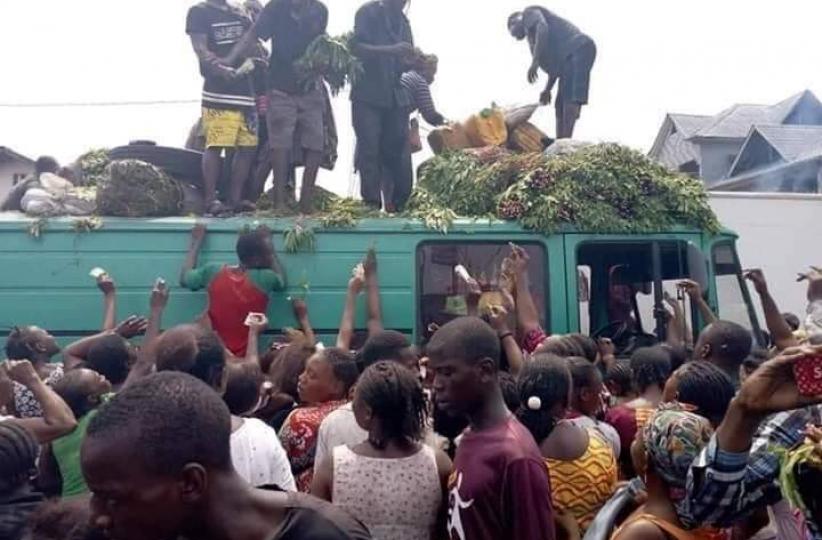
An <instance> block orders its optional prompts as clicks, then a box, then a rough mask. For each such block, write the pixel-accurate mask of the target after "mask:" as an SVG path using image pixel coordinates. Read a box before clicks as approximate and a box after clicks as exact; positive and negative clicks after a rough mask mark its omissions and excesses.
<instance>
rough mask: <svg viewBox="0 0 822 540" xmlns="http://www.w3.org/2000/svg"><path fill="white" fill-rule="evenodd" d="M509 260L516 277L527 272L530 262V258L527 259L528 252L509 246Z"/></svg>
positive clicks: (514, 245) (515, 246) (516, 246)
mask: <svg viewBox="0 0 822 540" xmlns="http://www.w3.org/2000/svg"><path fill="white" fill-rule="evenodd" d="M510 260H511V269H512V270H513V271H514V273H515V274H516V275H518V276H520V275H522V274H524V273H526V272H527V271H528V263H529V262H530V260H531V257H529V256H528V252H527V251H525V250H524V249H523V248H521V247H520V246H518V245H516V244H511V257H510Z"/></svg>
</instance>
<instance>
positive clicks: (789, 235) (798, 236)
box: [709, 192, 822, 328]
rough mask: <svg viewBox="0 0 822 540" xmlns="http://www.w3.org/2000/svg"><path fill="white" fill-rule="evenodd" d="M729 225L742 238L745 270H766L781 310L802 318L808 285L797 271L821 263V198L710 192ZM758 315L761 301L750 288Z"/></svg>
mask: <svg viewBox="0 0 822 540" xmlns="http://www.w3.org/2000/svg"><path fill="white" fill-rule="evenodd" d="M709 196H710V201H711V206H712V207H713V209H714V211H715V212H716V213H717V215H718V216H719V220H720V222H722V225H724V226H725V227H728V228H729V229H731V230H733V231H735V232H736V233H738V234H739V236H740V238H739V243H738V250H739V258H740V261H741V263H742V267H743V268H762V269H763V270H764V272H765V275H766V276H767V278H768V283H769V285H770V290H771V293H772V294H773V297H774V298H775V299H776V301H777V304H778V305H779V308H780V309H781V310H782V311H783V312H785V311H791V312H793V313H796V314H797V315H799V316H800V317H804V313H805V308H806V306H807V302H806V292H807V286H806V284H805V283H797V281H796V275H797V272H803V271H806V270H807V269H808V267H809V266H811V265H814V266H820V265H822V243H820V242H819V239H820V238H822V221H820V220H819V213H820V211H822V195H799V194H787V193H785V194H781V193H721V192H713V193H710V194H709ZM751 294H752V295H753V298H754V304H755V305H756V307H757V309H758V310H759V313H760V319H759V320H760V322H762V323H763V328H764V319H763V318H762V312H761V309H760V306H759V299H758V296H757V295H756V293H755V292H754V291H753V289H752V288H751Z"/></svg>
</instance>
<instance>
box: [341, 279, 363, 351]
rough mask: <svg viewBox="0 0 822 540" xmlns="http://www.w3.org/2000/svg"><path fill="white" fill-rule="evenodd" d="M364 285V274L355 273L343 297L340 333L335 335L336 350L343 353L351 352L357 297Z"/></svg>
mask: <svg viewBox="0 0 822 540" xmlns="http://www.w3.org/2000/svg"><path fill="white" fill-rule="evenodd" d="M364 285H365V275H364V272H363V273H360V272H357V271H355V272H354V276H352V278H351V279H350V280H349V281H348V292H347V293H346V296H345V307H344V308H343V314H342V320H341V321H340V331H339V334H338V335H337V348H339V349H343V350H345V351H350V350H351V340H352V339H353V338H354V316H355V314H356V310H357V297H358V296H359V295H360V293H361V292H362V288H363V286H364Z"/></svg>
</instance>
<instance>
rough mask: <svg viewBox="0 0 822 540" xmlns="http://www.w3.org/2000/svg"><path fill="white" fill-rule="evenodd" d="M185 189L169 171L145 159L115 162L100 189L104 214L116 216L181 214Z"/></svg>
mask: <svg viewBox="0 0 822 540" xmlns="http://www.w3.org/2000/svg"><path fill="white" fill-rule="evenodd" d="M182 202H183V190H182V188H181V187H180V185H179V184H178V183H177V182H176V181H175V180H174V179H172V178H171V177H170V176H168V175H167V174H166V173H164V172H163V171H161V170H160V169H158V168H157V167H155V166H154V165H151V164H149V163H146V162H144V161H139V160H136V159H126V160H122V161H113V162H111V164H110V165H109V167H108V174H107V175H106V176H105V177H103V180H102V182H101V183H100V185H99V186H98V188H97V209H98V212H99V214H100V215H103V216H116V217H164V216H178V215H180V210H181V208H182Z"/></svg>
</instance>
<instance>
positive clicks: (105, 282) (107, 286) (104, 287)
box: [97, 273, 117, 296]
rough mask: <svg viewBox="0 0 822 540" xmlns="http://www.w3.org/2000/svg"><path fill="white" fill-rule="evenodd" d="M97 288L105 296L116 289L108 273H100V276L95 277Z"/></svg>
mask: <svg viewBox="0 0 822 540" xmlns="http://www.w3.org/2000/svg"><path fill="white" fill-rule="evenodd" d="M97 288H98V289H100V290H101V291H102V292H103V294H104V295H106V296H109V295H112V294H114V293H115V292H116V291H117V286H116V285H115V284H114V279H112V277H111V276H110V275H109V274H108V273H105V274H100V277H98V278H97Z"/></svg>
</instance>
